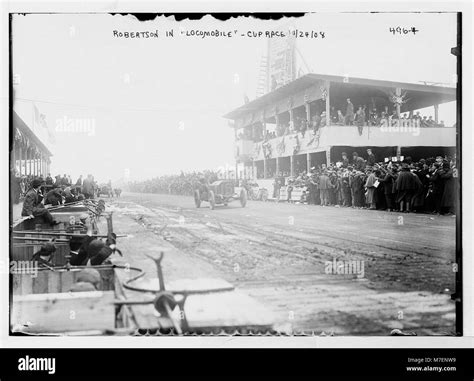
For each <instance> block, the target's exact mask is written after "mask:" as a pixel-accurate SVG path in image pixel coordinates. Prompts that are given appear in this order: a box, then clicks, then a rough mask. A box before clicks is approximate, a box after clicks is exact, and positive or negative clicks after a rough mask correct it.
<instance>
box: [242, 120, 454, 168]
mask: <svg viewBox="0 0 474 381" xmlns="http://www.w3.org/2000/svg"><path fill="white" fill-rule="evenodd" d="M439 142H443V145H445V146H453V147H454V146H455V145H456V128H454V127H419V128H416V129H415V128H410V127H400V129H399V130H398V131H397V130H388V127H386V128H384V127H375V126H370V127H369V126H364V127H363V128H362V134H359V131H358V128H357V127H356V126H328V127H322V128H320V129H319V130H318V131H317V133H316V134H314V133H313V131H311V130H309V131H306V133H305V135H304V137H303V136H302V134H301V133H293V134H289V135H285V136H281V137H277V138H274V139H270V140H268V141H267V142H266V143H264V142H258V143H253V142H252V141H249V140H246V141H238V142H237V143H240V144H239V146H238V147H239V158H240V160H241V161H246V160H251V158H253V160H263V159H264V158H265V152H264V151H265V149H264V147H263V146H264V145H267V147H268V146H269V147H271V148H270V150H269V151H270V154H269V155H268V156H267V158H270V157H273V158H274V157H286V156H291V155H294V154H303V153H312V152H320V151H325V150H326V149H327V148H328V147H333V146H350V147H366V146H374V147H377V146H381V147H382V146H387V145H390V146H394V147H397V146H399V147H432V146H437V145H439ZM298 146H299V147H298Z"/></svg>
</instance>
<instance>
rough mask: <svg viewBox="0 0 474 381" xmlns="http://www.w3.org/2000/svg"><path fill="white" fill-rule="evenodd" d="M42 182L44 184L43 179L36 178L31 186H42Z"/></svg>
mask: <svg viewBox="0 0 474 381" xmlns="http://www.w3.org/2000/svg"><path fill="white" fill-rule="evenodd" d="M41 184H43V181H41V180H40V179H34V180H33V181H32V182H31V187H32V188H38V187H39V186H41Z"/></svg>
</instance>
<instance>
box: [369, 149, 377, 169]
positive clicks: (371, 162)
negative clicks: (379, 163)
mask: <svg viewBox="0 0 474 381" xmlns="http://www.w3.org/2000/svg"><path fill="white" fill-rule="evenodd" d="M367 155H368V156H367V165H370V166H371V167H372V166H373V165H374V164H375V163H376V160H375V155H374V154H373V152H372V150H371V149H370V148H368V149H367Z"/></svg>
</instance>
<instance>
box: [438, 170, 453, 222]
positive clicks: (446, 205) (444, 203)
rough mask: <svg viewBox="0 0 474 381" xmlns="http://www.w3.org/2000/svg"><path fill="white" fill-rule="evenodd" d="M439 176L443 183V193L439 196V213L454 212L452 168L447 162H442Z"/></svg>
mask: <svg viewBox="0 0 474 381" xmlns="http://www.w3.org/2000/svg"><path fill="white" fill-rule="evenodd" d="M439 177H440V178H441V179H442V181H443V183H444V187H443V195H442V196H441V214H454V204H455V181H456V179H455V178H454V177H453V170H452V169H451V167H450V165H449V163H448V162H445V163H443V169H442V170H441V172H440V174H439Z"/></svg>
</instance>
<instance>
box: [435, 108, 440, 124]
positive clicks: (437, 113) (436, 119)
mask: <svg viewBox="0 0 474 381" xmlns="http://www.w3.org/2000/svg"><path fill="white" fill-rule="evenodd" d="M434 114H435V115H434V117H435V122H436V124H438V122H439V119H438V118H439V105H438V104H436V105H434Z"/></svg>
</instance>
